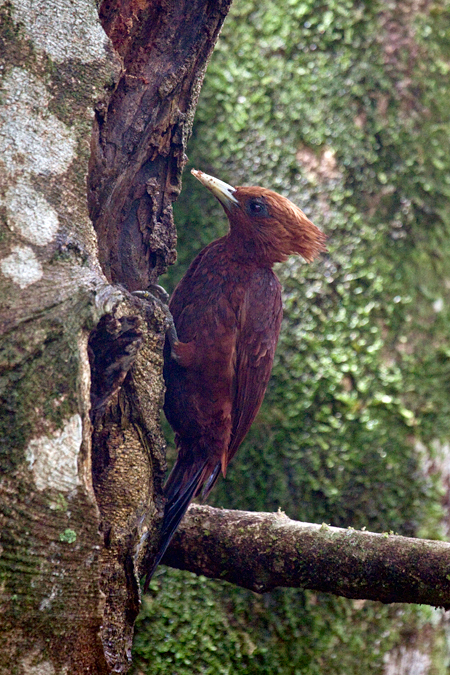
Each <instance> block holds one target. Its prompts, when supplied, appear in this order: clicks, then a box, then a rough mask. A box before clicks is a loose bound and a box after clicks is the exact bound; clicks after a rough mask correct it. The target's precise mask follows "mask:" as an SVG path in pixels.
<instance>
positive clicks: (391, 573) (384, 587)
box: [163, 504, 450, 609]
mask: <svg viewBox="0 0 450 675" xmlns="http://www.w3.org/2000/svg"><path fill="white" fill-rule="evenodd" d="M163 563H165V564H167V565H170V566H172V567H177V568H179V569H184V570H189V571H190V572H195V573H196V574H203V575H204V576H206V577H210V578H215V579H222V580H224V581H229V582H231V583H233V584H236V585H238V586H243V587H244V588H249V589H250V590H252V591H256V592H257V593H266V592H267V591H271V590H272V589H274V588H276V587H277V586H289V587H292V588H307V589H311V590H315V591H323V592H326V593H334V594H335V595H342V596H344V597H345V598H361V599H367V600H379V601H381V602H385V603H387V602H412V603H418V604H426V605H433V606H434V607H444V608H445V609H450V580H449V578H450V575H449V570H450V544H448V543H446V542H443V541H428V540H425V539H413V538H411V537H400V536H398V535H394V534H391V533H383V534H375V533H373V532H366V531H358V530H354V529H352V528H349V529H346V530H344V529H342V528H338V527H330V526H329V525H326V524H322V525H313V524H310V523H300V522H296V521H294V520H291V519H290V518H288V517H287V516H286V515H285V514H284V513H282V512H279V513H251V512H249V511H229V510H226V509H215V508H212V507H210V506H199V505H196V504H192V505H191V507H190V508H189V510H188V512H187V514H186V516H185V518H184V519H183V521H182V523H181V526H180V528H179V530H178V532H177V534H176V535H175V537H174V539H173V541H172V544H171V546H170V548H169V549H168V551H167V553H166V555H165V557H164V559H163Z"/></svg>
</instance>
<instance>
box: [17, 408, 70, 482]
mask: <svg viewBox="0 0 450 675" xmlns="http://www.w3.org/2000/svg"><path fill="white" fill-rule="evenodd" d="M81 441H82V423H81V417H80V415H73V416H72V417H71V418H70V419H69V420H68V421H67V423H66V424H65V426H64V428H63V429H62V430H60V431H57V432H55V434H53V436H40V437H39V438H33V439H32V440H31V441H30V443H29V444H28V448H27V453H26V458H27V461H28V463H29V465H30V469H31V471H32V472H33V478H34V482H35V484H36V487H37V489H38V490H45V489H46V488H54V489H55V490H59V491H61V492H69V491H70V490H73V489H74V488H76V487H77V486H78V485H79V484H80V479H79V477H78V455H79V452H80V447H81Z"/></svg>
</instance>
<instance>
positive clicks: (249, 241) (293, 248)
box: [191, 169, 326, 265]
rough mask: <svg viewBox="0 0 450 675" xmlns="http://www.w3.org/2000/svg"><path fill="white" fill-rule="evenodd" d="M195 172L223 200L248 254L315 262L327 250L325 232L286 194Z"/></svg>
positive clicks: (233, 235) (232, 231)
mask: <svg viewBox="0 0 450 675" xmlns="http://www.w3.org/2000/svg"><path fill="white" fill-rule="evenodd" d="M191 173H192V174H193V175H194V176H195V177H196V178H197V179H198V180H199V181H200V183H202V185H204V186H205V187H207V188H208V190H210V191H211V192H212V193H213V195H214V196H215V197H216V198H217V199H218V200H219V202H220V203H221V204H222V206H223V208H224V210H225V213H226V214H227V216H228V220H229V222H230V237H231V238H232V239H233V241H234V243H235V247H236V249H237V250H238V251H242V254H243V256H244V257H246V258H252V257H254V258H256V259H257V260H258V261H259V262H261V263H263V264H269V265H272V264H273V263H275V262H283V261H284V260H287V258H288V256H290V255H293V254H297V255H300V256H301V257H302V258H304V259H305V260H306V261H307V262H311V261H312V260H314V258H316V257H317V256H318V255H319V253H321V252H322V251H326V247H325V240H326V236H325V235H324V233H323V232H322V231H321V230H319V228H318V227H316V226H315V225H314V224H313V223H312V222H311V221H310V220H309V219H308V218H307V217H306V216H305V214H304V213H303V211H302V210H301V209H299V208H298V206H296V205H295V204H293V203H292V202H291V201H289V199H287V198H286V197H283V196H282V195H279V194H277V193H276V192H272V190H267V189H266V188H262V187H233V186H232V185H228V184H227V183H224V182H223V181H221V180H219V179H218V178H214V177H213V176H208V174H206V173H203V172H202V171H197V170H196V169H192V171H191Z"/></svg>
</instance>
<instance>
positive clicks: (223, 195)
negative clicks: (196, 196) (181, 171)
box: [191, 169, 239, 208]
mask: <svg viewBox="0 0 450 675" xmlns="http://www.w3.org/2000/svg"><path fill="white" fill-rule="evenodd" d="M191 174H192V175H193V176H195V177H196V178H197V180H199V181H200V183H201V184H202V185H204V186H205V187H206V188H208V190H210V191H211V192H212V193H213V195H214V197H216V199H218V200H219V202H220V203H221V204H222V205H223V206H224V207H225V208H230V207H231V206H233V205H234V204H239V202H238V200H237V199H236V197H234V193H235V192H236V188H234V187H233V186H232V185H228V183H224V182H223V181H222V180H219V179H218V178H214V176H208V174H207V173H203V171H198V170H197V169H192V170H191Z"/></svg>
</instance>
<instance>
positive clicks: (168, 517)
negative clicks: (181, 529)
mask: <svg viewBox="0 0 450 675" xmlns="http://www.w3.org/2000/svg"><path fill="white" fill-rule="evenodd" d="M219 473H220V463H219V464H217V466H215V467H214V469H213V470H212V472H211V469H210V467H209V466H208V462H207V460H205V461H204V462H202V463H201V464H200V465H198V466H197V467H196V468H195V471H194V472H193V471H192V465H190V463H188V464H187V463H186V462H183V460H182V459H180V457H179V458H178V460H177V461H176V463H175V466H174V467H173V469H172V471H171V473H170V476H169V478H168V479H167V483H166V485H165V486H164V493H165V496H166V505H165V508H164V518H163V523H162V528H161V535H160V548H159V551H158V554H157V556H156V558H155V560H154V562H153V565H152V568H151V570H150V571H149V572H147V575H146V579H145V583H144V593H145V592H146V591H147V590H148V586H149V584H150V581H151V578H152V576H153V574H154V572H155V570H156V568H157V567H158V565H159V563H160V562H161V560H162V558H163V556H164V553H165V552H166V550H167V547H168V546H169V544H170V542H171V540H172V537H173V535H174V534H175V532H176V530H177V528H178V525H179V524H180V522H181V519H182V518H183V516H184V514H185V513H186V511H187V509H188V507H189V504H190V503H191V501H192V500H193V499H194V497H196V496H197V495H198V494H199V493H200V492H201V490H202V486H203V484H204V483H205V481H206V485H205V488H204V490H203V496H206V494H208V493H209V491H210V490H211V488H212V486H213V485H214V483H215V482H216V480H217V477H218V475H219ZM208 474H209V475H208Z"/></svg>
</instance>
